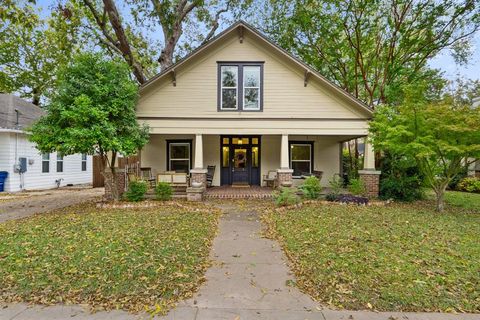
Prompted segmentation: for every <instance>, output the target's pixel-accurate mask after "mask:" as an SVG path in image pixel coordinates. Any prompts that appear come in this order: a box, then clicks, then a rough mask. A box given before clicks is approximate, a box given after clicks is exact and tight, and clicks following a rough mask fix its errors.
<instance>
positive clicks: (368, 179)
mask: <svg viewBox="0 0 480 320" xmlns="http://www.w3.org/2000/svg"><path fill="white" fill-rule="evenodd" d="M380 173H381V172H380V171H377V170H375V152H374V151H373V147H372V144H371V143H370V141H368V138H367V137H366V138H365V151H364V154H363V170H358V175H359V176H360V179H361V180H362V181H363V183H364V185H365V188H366V190H365V191H366V193H367V196H369V197H378V192H379V186H380Z"/></svg>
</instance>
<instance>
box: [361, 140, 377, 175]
mask: <svg viewBox="0 0 480 320" xmlns="http://www.w3.org/2000/svg"><path fill="white" fill-rule="evenodd" d="M363 169H364V170H375V152H374V151H373V146H372V144H371V143H370V141H368V138H365V153H364V155H363Z"/></svg>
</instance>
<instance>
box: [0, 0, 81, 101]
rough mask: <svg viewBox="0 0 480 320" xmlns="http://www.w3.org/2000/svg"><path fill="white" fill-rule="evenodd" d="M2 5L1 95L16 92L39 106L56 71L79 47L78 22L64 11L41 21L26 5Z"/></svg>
mask: <svg viewBox="0 0 480 320" xmlns="http://www.w3.org/2000/svg"><path fill="white" fill-rule="evenodd" d="M1 2H2V7H1V8H0V18H1V19H0V91H4V92H18V93H20V95H21V96H22V97H24V98H28V99H30V100H31V101H32V102H33V103H34V104H36V105H39V104H40V102H41V100H42V98H43V97H45V95H46V94H48V92H49V91H50V90H51V89H52V86H53V85H54V82H55V76H56V73H57V71H58V68H59V67H61V66H63V65H65V64H66V63H67V62H68V61H69V59H70V57H71V56H72V54H73V53H74V52H75V51H76V50H77V48H78V47H79V46H78V45H77V41H76V29H77V28H78V26H79V20H77V19H75V18H74V17H72V16H70V15H68V12H67V11H63V10H54V11H52V13H51V15H50V16H49V17H48V18H46V19H41V18H40V17H39V14H38V9H37V8H35V7H34V6H32V5H31V4H30V3H28V2H25V3H24V2H14V1H9V0H7V1H5V0H3V1H1Z"/></svg>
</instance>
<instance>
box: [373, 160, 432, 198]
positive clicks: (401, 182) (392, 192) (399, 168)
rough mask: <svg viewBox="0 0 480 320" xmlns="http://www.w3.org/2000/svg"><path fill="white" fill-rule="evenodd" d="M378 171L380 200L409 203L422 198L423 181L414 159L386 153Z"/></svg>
mask: <svg viewBox="0 0 480 320" xmlns="http://www.w3.org/2000/svg"><path fill="white" fill-rule="evenodd" d="M380 170H381V172H382V174H381V176H380V198H381V199H384V200H388V199H393V200H397V201H407V202H410V201H414V200H419V199H422V198H423V191H422V190H423V188H422V187H423V181H422V178H421V175H420V172H419V169H418V167H417V163H416V161H415V159H413V158H407V157H402V156H395V155H393V154H391V153H388V152H387V153H386V154H384V156H383V158H382V165H381V168H380Z"/></svg>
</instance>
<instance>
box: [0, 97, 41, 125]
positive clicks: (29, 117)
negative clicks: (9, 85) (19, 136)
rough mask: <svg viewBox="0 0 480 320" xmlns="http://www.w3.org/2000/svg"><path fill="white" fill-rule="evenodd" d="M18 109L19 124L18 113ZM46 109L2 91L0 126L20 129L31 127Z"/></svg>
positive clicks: (0, 98)
mask: <svg viewBox="0 0 480 320" xmlns="http://www.w3.org/2000/svg"><path fill="white" fill-rule="evenodd" d="M15 110H18V124H17V113H16V112H15ZM44 113H45V111H43V110H42V109H41V108H40V107H38V106H36V105H34V104H32V103H30V102H28V101H25V100H23V99H22V98H19V97H17V96H14V95H12V94H6V93H0V128H3V129H20V130H23V129H25V128H28V127H30V126H31V125H32V124H33V123H34V122H35V121H37V120H38V119H39V118H40V117H41V116H42V115H43V114H44Z"/></svg>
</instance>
